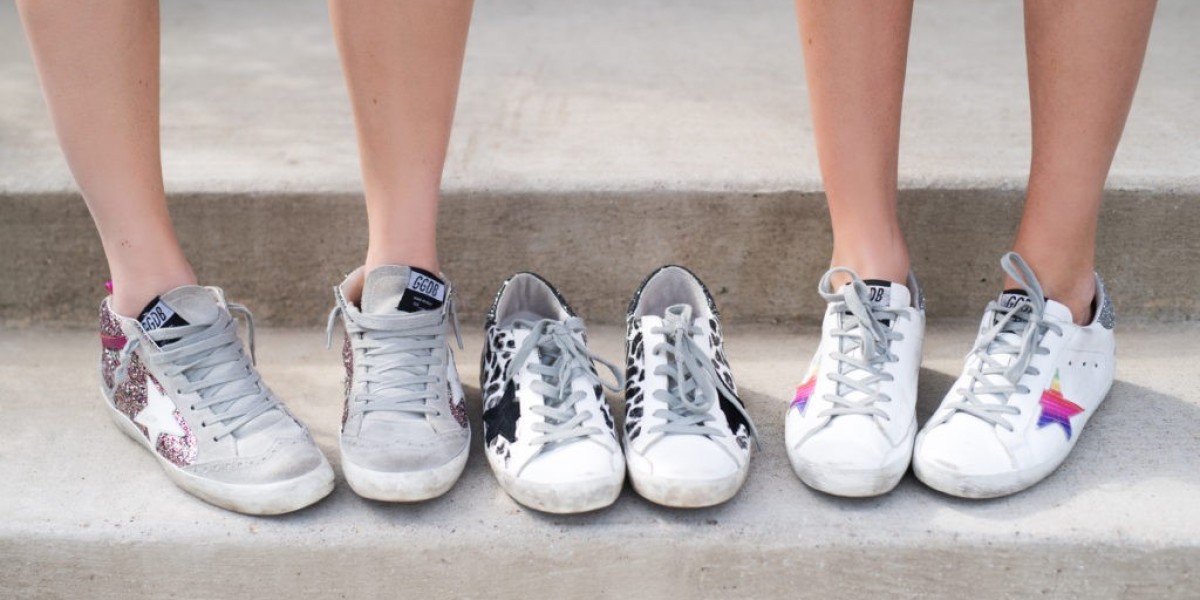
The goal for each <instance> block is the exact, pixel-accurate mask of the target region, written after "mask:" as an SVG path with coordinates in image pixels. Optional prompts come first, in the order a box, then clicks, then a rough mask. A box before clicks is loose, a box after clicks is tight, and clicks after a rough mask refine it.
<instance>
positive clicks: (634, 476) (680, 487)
mask: <svg viewBox="0 0 1200 600" xmlns="http://www.w3.org/2000/svg"><path fill="white" fill-rule="evenodd" d="M749 475H750V461H749V460H747V461H746V464H745V465H743V466H742V468H740V469H738V470H737V471H735V472H733V473H731V474H729V475H728V476H726V477H721V478H716V479H676V478H671V477H659V476H655V475H654V474H652V473H650V472H648V471H642V470H640V469H639V468H638V467H636V466H634V464H633V463H632V462H630V463H629V480H630V481H631V482H633V489H634V490H635V491H636V492H637V493H638V495H640V496H641V497H643V498H645V499H647V500H649V501H651V502H653V503H655V504H659V505H662V506H668V507H671V508H704V507H707V506H716V505H718V504H721V503H723V502H728V501H729V500H730V499H732V498H733V497H734V496H736V495H737V493H738V491H739V490H741V489H742V485H743V484H744V483H746V477H747V476H749Z"/></svg>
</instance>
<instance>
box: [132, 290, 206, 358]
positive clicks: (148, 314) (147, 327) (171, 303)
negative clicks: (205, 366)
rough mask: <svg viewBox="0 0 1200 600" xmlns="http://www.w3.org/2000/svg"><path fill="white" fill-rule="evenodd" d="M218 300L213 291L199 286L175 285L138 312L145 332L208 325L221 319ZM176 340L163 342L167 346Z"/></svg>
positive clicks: (161, 342)
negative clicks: (218, 316) (219, 317)
mask: <svg viewBox="0 0 1200 600" xmlns="http://www.w3.org/2000/svg"><path fill="white" fill-rule="evenodd" d="M219 310H220V309H219V307H218V305H217V299H216V297H214V296H213V294H212V292H210V291H208V290H207V289H205V288H202V287H200V286H198V285H186V286H183V287H178V288H175V289H173V290H171V291H169V292H167V293H166V294H163V295H161V296H157V297H155V298H154V299H153V300H151V301H150V303H149V304H147V305H146V308H143V309H142V312H141V313H139V314H138V318H137V320H138V322H139V323H141V325H142V329H143V330H144V331H147V332H150V331H155V330H157V329H165V328H169V327H181V326H184V325H207V324H209V323H212V322H214V321H216V320H217V315H218V313H219ZM173 341H175V340H174V339H165V340H162V341H160V342H159V343H158V344H159V346H165V345H167V344H169V343H171V342H173Z"/></svg>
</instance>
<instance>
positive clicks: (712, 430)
mask: <svg viewBox="0 0 1200 600" xmlns="http://www.w3.org/2000/svg"><path fill="white" fill-rule="evenodd" d="M626 322H627V325H628V329H627V334H626V360H627V369H626V387H625V452H626V460H627V462H628V463H629V477H630V479H631V480H632V481H633V487H634V489H635V490H637V492H638V493H639V494H641V495H642V496H643V497H644V498H646V499H647V500H650V501H651V502H655V503H657V504H662V505H664V506H672V507H681V508H695V507H703V506H712V505H714V504H720V503H721V502H725V501H727V500H729V499H730V498H732V497H733V496H734V495H735V494H737V492H738V490H740V489H741V487H742V484H743V483H745V481H746V476H747V475H748V474H749V472H750V450H751V449H750V440H751V438H755V440H757V437H756V436H755V432H754V424H753V423H752V422H751V420H750V416H749V415H748V414H747V413H746V409H745V407H744V406H743V404H742V401H741V399H740V398H739V397H738V395H737V387H736V385H734V382H733V373H732V372H731V371H730V369H729V361H728V360H727V359H726V358H725V350H724V346H723V343H722V338H721V324H720V320H719V316H718V313H717V308H716V305H715V304H714V303H713V299H712V296H711V295H710V294H709V293H708V290H707V288H705V287H704V284H703V283H701V282H700V280H699V279H698V278H697V277H696V276H695V275H694V274H692V273H691V272H690V271H688V270H687V269H684V268H683V267H677V266H666V267H662V268H661V269H659V270H657V271H655V272H654V273H653V274H651V275H650V276H649V277H647V278H646V281H645V282H643V283H642V286H641V287H640V288H639V289H638V291H637V292H636V293H635V294H634V297H633V302H632V303H631V304H630V307H629V313H628V316H627V317H626Z"/></svg>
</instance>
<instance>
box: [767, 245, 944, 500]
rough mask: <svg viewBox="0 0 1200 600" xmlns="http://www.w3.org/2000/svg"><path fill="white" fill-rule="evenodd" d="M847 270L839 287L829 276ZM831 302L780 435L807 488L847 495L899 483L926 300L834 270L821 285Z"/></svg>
mask: <svg viewBox="0 0 1200 600" xmlns="http://www.w3.org/2000/svg"><path fill="white" fill-rule="evenodd" d="M838 273H842V274H847V275H849V276H850V283H847V284H845V285H843V286H842V287H841V288H840V289H838V290H837V291H836V292H835V291H834V290H833V285H832V278H833V277H834V276H835V275H837V274H838ZM818 291H819V292H820V294H821V297H823V298H824V299H825V301H826V302H828V303H829V304H828V307H827V308H826V310H825V318H824V321H823V323H822V325H821V341H820V343H819V345H818V346H817V352H816V354H815V355H814V356H813V359H812V362H810V363H809V367H808V371H807V373H806V374H805V375H804V377H803V379H801V382H800V385H799V387H797V388H796V395H795V397H794V398H793V400H792V404H791V406H790V407H789V408H788V411H787V417H786V422H785V426H784V440H785V443H786V445H787V451H788V458H789V459H790V460H791V463H792V469H793V470H795V471H796V474H797V475H799V476H800V480H801V481H803V482H804V483H805V484H807V485H808V486H809V487H812V488H814V489H818V490H820V491H822V492H825V493H827V494H834V495H838V496H849V497H864V496H877V495H880V494H885V493H887V492H889V491H891V490H892V488H894V487H896V484H897V483H899V482H900V478H901V477H903V476H904V472H905V471H907V470H908V464H909V460H910V459H911V458H912V449H913V439H914V438H915V437H916V434H917V418H916V402H917V374H918V373H919V371H920V368H921V344H922V340H923V332H924V329H925V308H924V301H923V300H922V298H921V289H920V287H919V286H918V285H917V280H916V279H915V278H914V277H913V276H912V275H909V277H908V285H907V286H904V285H901V284H899V283H893V282H890V281H883V280H876V279H870V280H866V281H863V280H862V279H859V278H858V275H856V274H855V273H854V272H853V271H851V270H849V269H845V268H840V267H839V268H835V269H831V270H829V271H828V272H827V273H825V276H824V277H822V278H821V282H820V284H819V286H818Z"/></svg>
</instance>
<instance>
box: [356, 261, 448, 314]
mask: <svg viewBox="0 0 1200 600" xmlns="http://www.w3.org/2000/svg"><path fill="white" fill-rule="evenodd" d="M445 301H446V282H445V281H442V279H441V278H440V277H438V276H437V275H434V274H433V273H430V272H429V271H426V270H424V269H419V268H417V267H402V266H391V265H389V266H383V267H376V268H375V269H372V270H371V272H370V273H368V274H367V280H366V282H365V283H364V284H363V293H362V302H361V306H362V311H363V312H364V313H367V314H374V315H387V314H395V313H397V312H406V313H410V312H418V311H423V310H436V309H439V308H441V307H442V304H444V303H445Z"/></svg>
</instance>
